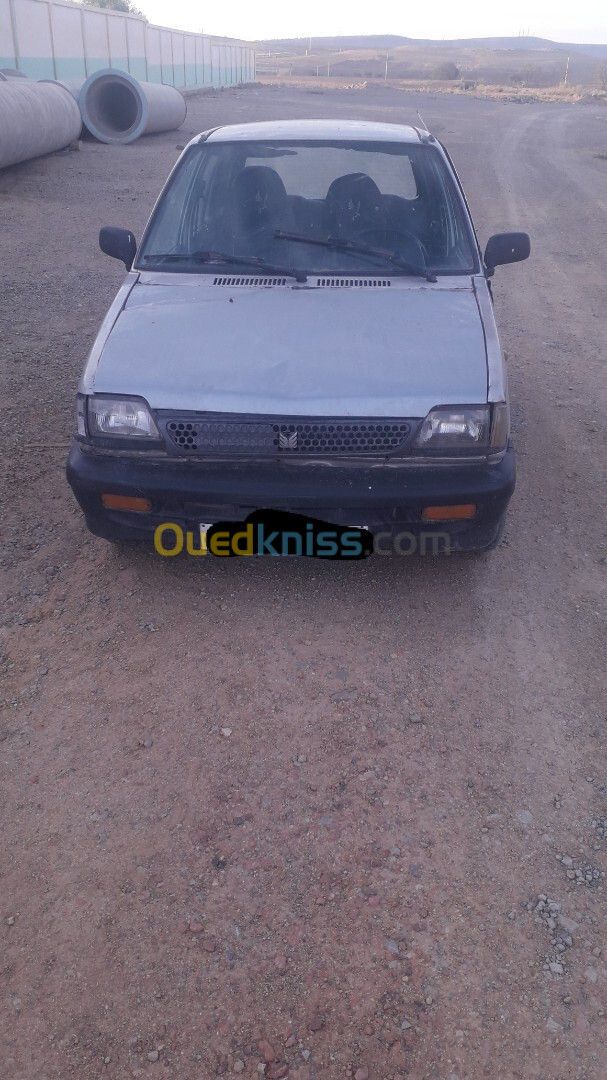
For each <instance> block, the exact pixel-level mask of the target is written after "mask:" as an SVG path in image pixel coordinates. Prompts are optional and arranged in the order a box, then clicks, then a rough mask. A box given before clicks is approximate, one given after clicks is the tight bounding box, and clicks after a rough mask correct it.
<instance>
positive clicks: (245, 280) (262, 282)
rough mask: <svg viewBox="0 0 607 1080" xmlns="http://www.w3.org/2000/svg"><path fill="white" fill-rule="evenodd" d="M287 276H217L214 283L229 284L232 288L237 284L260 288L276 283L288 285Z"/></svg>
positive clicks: (243, 286)
mask: <svg viewBox="0 0 607 1080" xmlns="http://www.w3.org/2000/svg"><path fill="white" fill-rule="evenodd" d="M286 284H287V279H286V277H261V276H260V275H259V274H255V275H253V276H251V277H216V278H215V279H214V281H213V285H228V286H229V287H230V288H231V289H233V288H234V287H235V286H239V287H241V288H245V289H246V288H249V289H258V288H259V287H260V286H263V287H264V288H266V289H267V288H269V287H271V286H274V285H286Z"/></svg>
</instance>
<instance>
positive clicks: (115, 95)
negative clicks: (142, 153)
mask: <svg viewBox="0 0 607 1080" xmlns="http://www.w3.org/2000/svg"><path fill="white" fill-rule="evenodd" d="M78 103H79V105H80V112H81V113H82V121H83V123H84V126H85V127H86V128H87V129H88V131H90V133H91V135H94V136H95V138H96V139H99V140H100V141H101V142H105V143H130V142H133V141H134V140H135V139H138V138H139V136H140V135H150V134H151V133H152V132H155V131H171V130H172V129H173V128H178V127H181V125H182V124H183V121H184V120H185V116H186V111H187V110H186V103H185V101H184V99H183V97H182V95H181V94H180V93H179V90H176V89H175V87H174V86H164V85H162V84H160V83H146V82H144V83H140V82H138V81H137V79H134V78H133V76H132V75H129V74H128V72H126V71H115V70H113V69H112V68H106V69H105V70H103V71H96V72H95V73H94V75H91V76H89V78H88V79H87V80H86V82H85V84H84V86H83V87H82V90H81V91H80V96H79V98H78Z"/></svg>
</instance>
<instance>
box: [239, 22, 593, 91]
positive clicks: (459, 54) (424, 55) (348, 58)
mask: <svg viewBox="0 0 607 1080" xmlns="http://www.w3.org/2000/svg"><path fill="white" fill-rule="evenodd" d="M256 47H257V50H258V52H257V70H258V72H259V74H260V75H268V76H273V75H275V76H278V77H284V76H288V77H292V76H314V75H318V76H327V75H330V76H332V77H337V76H339V77H342V78H353V79H384V78H389V79H400V80H402V79H425V80H427V79H432V78H445V77H449V76H445V75H441V74H440V72H441V70H443V71H444V70H445V65H449V64H450V65H451V68H452V70H453V65H455V69H456V70H457V74H456V75H454V76H451V78H453V77H455V78H459V77H461V78H462V79H464V80H471V81H473V82H476V83H485V84H506V85H510V86H525V87H550V86H558V85H560V84H562V83H563V82H564V79H565V74H567V81H568V83H569V84H573V85H579V86H586V87H598V88H601V87H602V86H603V85H604V83H605V82H606V81H607V45H575V46H574V45H568V44H566V43H562V42H553V41H549V40H547V39H545V38H537V37H505V38H461V39H458V40H449V41H432V40H422V39H414V38H404V37H398V36H396V35H376V36H370V37H364V36H360V37H357V36H352V37H348V36H344V37H326V38H292V39H289V38H282V39H276V40H272V41H258V42H256Z"/></svg>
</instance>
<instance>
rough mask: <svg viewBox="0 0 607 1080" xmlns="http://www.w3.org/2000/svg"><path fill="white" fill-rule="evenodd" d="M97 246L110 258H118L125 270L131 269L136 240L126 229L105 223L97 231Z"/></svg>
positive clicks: (135, 252) (135, 251) (135, 250)
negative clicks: (115, 227)
mask: <svg viewBox="0 0 607 1080" xmlns="http://www.w3.org/2000/svg"><path fill="white" fill-rule="evenodd" d="M99 247H100V248H101V250H102V251H103V253H104V254H105V255H110V256H111V258H112V259H120V261H121V262H123V263H124V265H125V266H126V268H127V270H130V269H131V266H132V265H133V260H134V258H135V255H136V254H137V241H136V240H135V237H134V236H133V233H132V232H129V230H128V229H114V228H112V226H110V225H106V226H105V227H104V228H103V229H100V231H99Z"/></svg>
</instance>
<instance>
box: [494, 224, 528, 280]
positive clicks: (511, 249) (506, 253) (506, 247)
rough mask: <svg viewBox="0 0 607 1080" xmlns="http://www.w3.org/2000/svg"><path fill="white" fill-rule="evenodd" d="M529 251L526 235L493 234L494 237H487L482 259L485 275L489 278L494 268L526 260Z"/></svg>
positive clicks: (519, 233) (522, 233)
mask: <svg viewBox="0 0 607 1080" xmlns="http://www.w3.org/2000/svg"><path fill="white" fill-rule="evenodd" d="M530 251H531V241H530V239H529V237H528V235H527V233H524V232H504V233H495V235H494V236H490V237H489V240H488V242H487V247H486V248H485V256H484V259H485V266H486V267H487V273H488V274H489V276H491V275H492V273H493V271H494V270H495V268H496V266H502V265H504V264H505V263H513V262H522V260H523V259H528V258H529V253H530Z"/></svg>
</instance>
